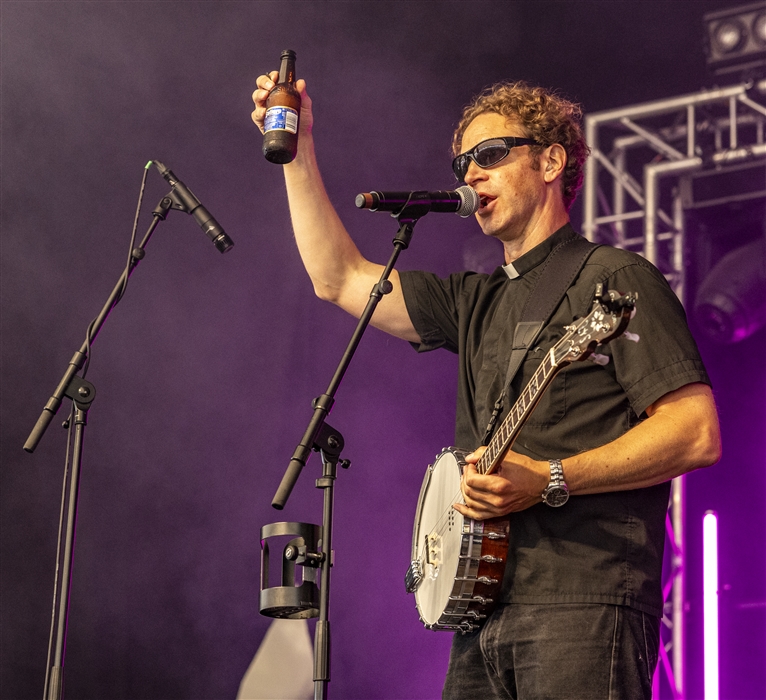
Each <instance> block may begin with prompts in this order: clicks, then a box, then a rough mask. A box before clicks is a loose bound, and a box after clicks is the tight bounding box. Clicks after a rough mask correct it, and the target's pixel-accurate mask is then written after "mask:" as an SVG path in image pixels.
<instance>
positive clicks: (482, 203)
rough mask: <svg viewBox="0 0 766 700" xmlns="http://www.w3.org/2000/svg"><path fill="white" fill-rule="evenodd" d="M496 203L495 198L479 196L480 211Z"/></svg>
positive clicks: (484, 195)
mask: <svg viewBox="0 0 766 700" xmlns="http://www.w3.org/2000/svg"><path fill="white" fill-rule="evenodd" d="M494 201H495V197H490V196H489V195H487V194H480V195H479V209H484V208H485V207H487V206H489V205H490V204H491V203H492V202H494Z"/></svg>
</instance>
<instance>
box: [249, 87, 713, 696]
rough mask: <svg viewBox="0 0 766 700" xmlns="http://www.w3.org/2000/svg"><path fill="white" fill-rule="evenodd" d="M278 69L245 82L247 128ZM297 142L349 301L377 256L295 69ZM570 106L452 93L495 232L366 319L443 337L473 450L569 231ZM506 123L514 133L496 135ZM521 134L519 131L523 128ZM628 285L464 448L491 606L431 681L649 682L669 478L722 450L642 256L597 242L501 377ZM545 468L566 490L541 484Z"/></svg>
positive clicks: (300, 217)
mask: <svg viewBox="0 0 766 700" xmlns="http://www.w3.org/2000/svg"><path fill="white" fill-rule="evenodd" d="M275 80H276V73H271V74H269V75H268V76H267V75H262V76H260V77H259V78H258V80H257V86H258V89H257V90H256V91H255V92H254V94H253V100H254V102H255V110H254V112H253V115H252V116H253V120H254V122H255V123H256V124H257V125H258V126H259V127H260V128H261V129H262V128H263V115H264V111H265V109H264V103H265V99H266V97H267V95H268V91H269V90H270V89H271V88H272V87H273V85H274V82H275ZM297 88H298V90H299V91H300V92H301V96H302V99H303V103H302V108H301V125H300V129H301V133H300V139H299V147H298V154H297V157H296V159H295V161H293V162H292V163H290V164H288V165H285V166H284V174H285V181H286V185H287V194H288V200H289V205H290V213H291V216H292V221H293V228H294V231H295V237H296V241H297V244H298V249H299V251H300V254H301V256H302V259H303V262H304V265H305V267H306V270H307V271H308V273H309V275H310V277H311V280H312V282H313V284H314V289H315V291H316V294H317V295H318V296H319V297H321V298H322V299H326V300H328V301H332V302H333V303H335V304H337V305H339V306H340V307H341V308H343V309H345V310H346V311H348V312H349V313H351V314H354V315H355V316H358V315H359V314H360V313H361V312H362V310H363V308H364V306H365V304H366V302H367V300H368V298H369V293H370V290H371V288H372V286H373V285H374V284H375V283H376V282H377V281H378V279H379V276H380V272H381V270H382V266H380V265H376V264H374V263H372V262H370V261H368V260H366V259H364V258H363V257H362V255H361V254H360V253H359V251H358V249H357V248H356V246H355V245H354V243H353V242H352V240H351V238H350V237H349V235H348V233H347V232H346V230H345V228H344V227H343V224H342V223H341V222H340V220H339V218H338V216H337V214H336V213H335V210H334V209H333V207H332V205H331V203H330V201H329V199H328V197H327V194H326V192H325V190H324V186H323V184H322V180H321V176H320V174H319V169H318V167H317V163H316V159H315V156H314V148H313V140H312V126H313V117H312V110H311V100H310V98H309V97H308V95H307V93H306V86H305V82H304V81H298V83H297ZM579 120H580V110H579V108H578V107H577V106H576V105H574V104H572V103H570V102H568V101H566V100H564V99H561V98H560V97H558V96H556V95H554V94H552V93H550V92H547V91H545V90H543V89H540V88H530V87H529V86H527V85H526V84H524V83H515V84H508V83H504V84H499V85H496V86H494V87H493V88H490V89H489V90H488V91H486V92H485V93H483V94H482V95H480V96H479V97H478V98H476V99H475V100H474V101H473V103H472V104H470V105H469V106H468V107H466V108H465V110H464V112H463V117H462V120H461V122H460V124H459V126H458V129H457V131H456V133H455V137H454V141H453V151H454V154H455V155H456V158H455V161H454V163H453V168H454V170H455V172H456V174H457V175H458V176H459V177H460V178H461V179H463V180H464V181H465V183H466V184H467V185H469V186H470V187H472V188H473V189H474V190H475V191H476V192H477V193H478V195H479V197H480V201H481V206H480V209H479V210H478V212H477V214H476V217H477V220H478V222H479V225H480V226H481V228H482V230H483V232H484V233H485V234H486V235H489V236H493V237H495V238H497V239H498V240H500V241H501V242H502V244H503V248H504V255H505V263H506V265H505V266H504V267H502V268H498V269H497V270H496V271H495V272H494V273H492V274H491V275H479V274H475V273H470V272H469V273H462V274H458V275H451V276H450V277H449V278H448V279H446V280H440V279H438V278H437V277H435V276H434V275H431V274H428V273H421V272H402V273H397V272H394V273H393V274H392V276H391V282H392V283H393V291H392V292H391V293H390V294H388V295H387V296H385V297H384V298H383V300H382V301H381V303H380V304H379V306H378V309H377V310H376V312H375V315H374V317H373V319H372V323H373V325H375V326H377V327H378V328H380V329H382V330H384V331H386V332H388V333H390V334H392V335H395V336H397V337H399V338H402V339H404V340H407V341H409V342H411V343H413V344H415V345H416V346H417V348H418V349H419V350H431V349H435V348H438V347H445V348H447V349H449V350H452V351H453V352H458V353H459V357H460V376H459V390H458V413H457V427H456V444H457V445H461V446H464V447H471V448H477V447H478V446H479V445H480V444H481V442H482V439H483V437H484V433H485V428H486V426H487V423H488V420H489V418H490V415H491V413H492V408H493V405H494V404H495V401H496V399H497V398H498V397H499V396H500V394H501V393H502V391H503V384H504V380H505V373H506V370H507V366H508V358H509V354H510V348H511V342H512V339H513V329H514V328H515V325H516V323H517V322H518V321H519V319H520V317H521V310H522V308H523V306H524V302H525V300H526V299H527V297H528V295H529V292H530V289H531V288H532V286H533V284H534V282H535V281H536V280H537V278H538V277H539V275H540V274H541V270H542V269H543V267H544V265H543V263H544V262H545V261H546V260H547V259H548V257H549V256H550V255H551V252H552V251H553V250H554V248H555V247H556V246H558V245H559V244H561V243H564V242H566V241H567V240H569V239H571V238H572V237H573V236H576V235H577V234H575V233H574V231H573V230H572V229H571V226H570V225H569V216H568V209H569V206H570V205H571V203H572V201H573V200H574V198H575V196H576V194H577V191H578V189H579V187H580V185H581V182H582V167H583V164H584V162H585V159H586V157H587V154H588V148H587V145H586V144H585V142H584V139H583V137H582V131H581V128H580V123H579ZM511 137H515V138H511ZM516 139H519V140H518V141H517V140H516ZM598 282H606V283H607V284H608V286H609V288H610V289H617V290H620V291H622V292H629V291H630V292H637V293H638V295H639V299H638V307H637V313H636V315H635V318H634V319H633V320H632V321H631V325H630V331H631V332H632V333H633V334H636V335H638V336H639V341H638V342H637V343H635V342H630V341H628V340H624V339H620V340H616V341H613V342H612V343H611V344H610V345H608V346H606V347H605V348H604V349H599V353H603V354H604V355H605V356H606V358H607V359H608V363H607V364H606V365H604V364H594V363H586V362H579V363H574V364H573V365H571V366H569V367H568V368H566V369H565V370H564V371H562V372H561V373H560V374H559V375H558V376H557V377H556V379H555V380H554V382H553V384H552V385H551V387H550V388H549V390H548V392H546V394H545V395H544V396H543V398H542V400H541V402H540V404H539V405H538V406H537V408H536V409H535V412H534V413H533V414H532V417H531V418H530V420H529V421H528V422H527V423H526V424H525V427H524V429H523V430H522V431H521V433H520V435H519V437H518V439H517V440H516V442H515V443H514V446H513V450H512V451H509V452H508V453H507V454H506V455H505V456H504V458H503V460H502V463H501V465H500V467H499V469H498V470H497V471H496V472H495V473H493V474H491V475H483V474H479V473H477V471H476V469H475V467H474V466H473V465H474V464H475V463H476V462H477V461H478V459H479V457H480V455H481V453H482V450H483V448H481V447H479V448H478V449H477V451H476V452H475V453H474V454H473V455H471V456H470V457H469V458H468V462H469V465H468V466H467V468H466V471H465V474H464V477H463V481H462V491H463V496H464V504H456V505H455V506H454V507H455V508H456V509H457V510H458V511H459V512H461V513H462V514H463V515H465V516H467V517H469V518H473V519H478V520H481V519H486V518H493V517H498V516H505V515H508V516H509V517H510V521H511V523H510V525H511V528H510V529H511V541H510V548H509V555H508V563H507V566H506V573H505V578H504V581H503V589H502V596H501V599H500V604H499V605H498V606H497V607H496V609H495V611H494V612H493V613H492V614H491V616H490V617H489V619H488V620H487V621H486V622H485V624H484V625H483V626H482V628H481V629H480V630H479V631H476V632H472V633H469V634H465V635H461V634H457V635H455V638H454V641H453V647H452V652H451V656H450V666H449V670H448V673H447V679H446V682H445V687H444V697H445V698H492V697H496V698H522V699H532V698H567V699H568V700H573V699H577V698H587V699H588V700H595V699H596V698H604V699H606V698H609V699H613V698H620V699H621V700H624V699H632V698H650V697H651V679H652V674H653V672H654V667H655V665H656V662H657V651H658V644H659V617H660V616H661V614H662V594H661V590H660V574H661V566H662V548H663V544H664V518H665V510H666V506H667V499H668V493H669V480H670V479H672V478H673V477H676V476H679V475H680V474H684V473H686V472H689V471H691V470H693V469H696V468H698V467H703V466H707V465H710V464H713V463H715V462H716V461H717V460H718V459H719V456H720V438H719V431H718V420H717V415H716V410H715V404H714V401H713V397H712V393H711V391H710V387H709V380H708V377H707V374H706V372H705V369H704V367H703V365H702V362H701V360H700V358H699V355H698V352H697V348H696V345H695V344H694V341H693V340H692V338H691V336H690V334H689V331H688V329H687V327H686V322H685V316H684V313H683V310H682V309H681V306H680V304H679V303H678V300H677V299H676V297H675V295H674V294H673V293H672V291H671V290H670V288H669V287H668V285H667V283H666V282H665V280H664V279H663V278H662V276H661V275H660V273H659V272H658V271H657V270H656V269H655V268H653V267H652V266H651V265H650V264H649V263H648V262H646V261H645V260H643V258H640V257H639V256H637V255H634V254H631V253H628V252H626V251H620V250H617V249H614V248H610V247H608V246H602V247H600V248H597V249H596V250H595V251H594V252H593V253H592V254H591V255H590V257H589V258H588V260H587V262H586V264H585V266H584V267H583V269H582V271H581V272H580V274H579V276H578V277H577V279H576V280H575V282H574V284H573V285H572V286H571V287H570V289H569V290H568V291H567V293H566V295H565V297H564V299H563V301H562V302H561V303H560V305H559V307H558V308H557V310H556V311H555V312H554V314H553V316H552V318H551V320H550V321H549V323H548V324H547V325H546V327H545V328H544V329H543V330H542V332H541V334H540V335H539V337H538V338H537V340H536V342H535V344H534V347H532V348H530V350H529V352H528V354H527V357H526V359H525V361H524V363H523V365H522V367H521V369H520V371H519V372H518V374H517V375H516V378H515V379H514V380H513V382H512V383H511V387H510V389H509V396H508V397H507V398H506V400H505V402H504V404H505V406H504V410H505V411H507V410H508V409H509V407H510V406H511V405H512V403H513V400H514V399H515V397H516V396H518V394H519V392H520V391H521V390H522V389H523V387H524V386H525V384H526V382H527V381H528V380H529V378H530V377H531V376H532V374H533V372H534V370H535V369H536V368H537V366H538V365H539V362H540V360H541V358H542V357H543V356H544V354H545V351H546V350H548V349H549V348H550V347H552V345H553V344H554V343H555V342H556V340H557V339H558V338H560V337H561V335H562V333H563V330H562V328H563V326H564V325H565V324H567V323H571V321H572V319H573V318H574V317H575V316H582V315H584V314H585V313H587V311H588V309H589V307H590V303H591V300H592V297H593V292H594V289H595V285H596V283H598ZM557 468H563V477H564V480H565V482H566V485H567V487H568V491H569V494H571V496H572V498H570V499H569V500H568V502H566V503H565V504H564V505H563V506H562V507H556V508H553V507H551V506H550V505H549V504H548V503H546V502H544V498H543V494H544V492H545V490H546V488H547V487H548V486H549V484H552V483H555V482H556V476H557V474H558V473H557V471H556V470H557Z"/></svg>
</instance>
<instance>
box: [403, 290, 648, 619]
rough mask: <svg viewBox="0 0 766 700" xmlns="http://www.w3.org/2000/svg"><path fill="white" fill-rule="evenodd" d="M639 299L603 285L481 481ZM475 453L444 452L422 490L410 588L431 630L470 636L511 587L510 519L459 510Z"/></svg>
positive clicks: (622, 324)
mask: <svg viewBox="0 0 766 700" xmlns="http://www.w3.org/2000/svg"><path fill="white" fill-rule="evenodd" d="M637 296H638V295H637V294H634V293H628V294H625V295H620V294H619V293H617V292H614V291H606V290H605V285H603V284H598V285H596V293H595V298H594V300H593V306H592V308H591V311H590V313H589V314H588V315H587V316H586V317H584V318H581V319H579V320H576V321H574V322H573V323H572V324H571V325H569V326H565V327H564V330H565V334H564V336H563V337H562V338H561V340H559V341H558V342H557V343H556V344H555V345H554V346H553V347H552V348H551V349H550V350H549V351H548V352H547V354H546V356H545V357H544V358H543V360H542V362H541V363H540V366H539V367H538V369H537V371H536V372H535V373H534V375H533V376H532V378H531V379H530V380H529V383H528V384H527V386H526V387H525V388H524V391H523V392H522V393H521V396H519V399H518V400H517V401H516V403H515V404H514V406H513V408H511V410H510V412H509V413H508V415H507V416H506V418H505V420H504V421H503V422H502V424H501V425H500V427H499V428H498V429H497V431H496V432H495V435H494V436H493V438H492V440H490V442H489V445H487V449H486V451H485V452H484V454H483V455H482V456H481V459H479V461H478V463H477V464H476V470H477V471H478V472H479V473H480V474H491V473H492V472H493V471H494V470H495V469H496V468H497V466H498V465H499V464H500V462H501V460H502V458H503V455H505V453H506V451H507V450H508V449H509V448H510V446H511V445H512V444H513V441H514V440H515V438H516V436H517V435H518V433H519V431H520V430H521V428H522V427H523V425H524V423H525V421H526V420H527V418H528V417H529V415H530V414H531V413H532V410H533V409H534V407H535V406H536V405H537V402H538V401H539V399H540V397H541V396H542V394H543V392H544V391H545V389H546V388H547V387H548V385H549V384H550V383H551V381H552V380H553V378H554V376H555V375H556V374H557V373H558V372H559V370H561V369H563V368H564V367H566V366H567V365H568V364H571V363H572V362H575V361H577V360H584V359H586V358H587V357H588V356H590V355H591V354H592V353H593V350H594V349H595V348H596V346H597V345H602V344H605V343H608V342H609V341H610V340H612V339H613V338H616V337H618V336H620V335H622V333H623V332H624V331H625V328H626V327H627V325H628V321H629V320H630V316H631V313H632V311H633V309H634V307H635V303H636V298H637ZM604 359H605V360H606V361H608V359H606V358H604ZM599 360H600V358H599V359H598V360H597V361H599ZM468 454H470V450H462V449H460V448H456V447H447V448H445V449H444V450H442V452H441V453H440V454H439V455H437V457H436V461H435V462H434V463H433V464H431V465H429V467H428V469H427V470H426V474H425V478H424V479H423V485H422V486H421V488H420V496H419V498H418V505H417V510H416V513H415V524H414V527H413V531H412V557H411V563H410V566H409V568H408V569H407V573H406V575H405V587H406V589H407V592H408V593H414V594H415V606H416V608H417V611H418V614H419V615H420V620H421V622H423V624H424V625H425V626H426V628H427V629H432V630H453V631H460V632H463V633H465V632H471V631H473V630H475V629H477V628H478V627H479V626H480V625H481V624H482V623H481V621H482V620H483V619H484V618H486V617H487V615H488V614H489V613H490V612H491V611H492V609H493V608H494V606H495V602H496V600H497V597H498V595H499V593H500V587H501V585H502V581H503V574H504V572H505V562H506V559H507V557H508V543H509V536H510V532H509V530H510V523H509V518H508V516H501V517H498V518H491V519H488V520H472V519H470V518H466V517H464V516H463V515H461V514H460V513H458V512H457V511H456V510H455V509H454V508H453V507H452V504H453V503H456V502H457V501H458V499H461V500H462V494H461V491H460V477H461V475H462V473H463V468H464V467H465V465H466V461H465V458H466V456H467V455H468Z"/></svg>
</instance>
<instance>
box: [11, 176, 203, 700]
mask: <svg viewBox="0 0 766 700" xmlns="http://www.w3.org/2000/svg"><path fill="white" fill-rule="evenodd" d="M170 209H178V210H180V211H185V212H186V213H189V210H188V208H186V206H185V204H184V202H183V200H182V199H181V198H180V197H179V196H178V195H177V193H176V191H175V189H173V190H171V192H170V193H168V194H167V195H166V196H165V197H163V198H162V199H161V200H160V202H159V204H158V205H157V206H156V207H155V208H154V211H153V212H152V223H151V224H150V225H149V229H148V230H147V232H146V235H145V236H144V238H143V240H142V241H141V243H140V244H139V245H138V246H137V247H135V248H134V249H133V250H132V252H131V255H130V261H129V263H128V266H127V268H126V269H125V270H124V271H123V273H122V274H121V275H120V278H119V280H118V281H117V284H116V285H115V287H114V289H113V290H112V293H111V294H110V295H109V298H108V299H107V301H106V303H105V304H104V306H103V308H102V309H101V312H100V313H99V314H98V316H97V317H96V318H95V320H94V321H93V323H92V324H91V325H90V326H89V327H88V331H87V333H86V338H85V341H84V342H83V344H82V346H81V347H80V349H79V350H77V351H76V352H75V354H74V356H73V357H72V359H71V360H70V361H69V365H68V367H67V369H66V371H65V372H64V376H63V377H62V378H61V381H60V382H59V383H58V386H57V387H56V389H55V391H54V392H53V395H52V396H51V398H50V399H49V400H48V402H47V403H46V404H45V407H44V408H43V411H42V413H41V414H40V417H39V418H38V419H37V423H36V424H35V427H34V428H33V429H32V432H31V433H30V434H29V437H28V438H27V441H26V442H25V443H24V449H25V450H26V451H27V452H30V453H31V452H34V451H35V448H36V447H37V445H38V444H39V442H40V440H41V439H42V437H43V435H44V433H45V431H46V430H47V428H48V426H49V425H50V423H51V421H52V420H53V419H54V417H55V416H56V413H57V412H58V410H59V407H60V406H61V402H62V401H63V399H64V397H66V398H69V399H71V400H72V403H73V414H74V441H73V445H72V469H71V472H70V474H69V489H68V491H69V494H68V498H67V489H66V488H65V489H64V493H63V494H62V501H61V514H62V516H63V513H64V511H65V510H66V512H67V517H66V527H65V531H64V554H63V557H61V554H60V552H61V531H60V530H59V545H58V549H57V556H56V575H55V580H54V590H53V612H52V615H51V617H52V621H51V622H52V627H51V636H50V641H51V643H52V641H53V637H54V634H53V632H54V627H55V631H56V634H55V637H56V645H55V651H54V655H53V665H52V666H50V661H51V658H50V647H49V649H48V664H47V667H46V672H45V691H44V695H43V700H61V698H62V696H63V690H64V656H65V650H66V630H67V621H68V615H69V588H70V585H71V577H72V561H73V558H74V542H75V529H76V519H77V500H78V494H79V486H80V466H81V463H82V445H83V440H84V437H85V426H86V424H87V420H88V409H89V408H90V405H91V403H93V400H94V399H95V397H96V388H95V387H94V386H93V384H91V383H90V382H89V381H86V380H85V379H83V378H82V377H80V376H77V372H79V371H80V370H81V369H82V368H83V366H84V365H85V361H86V359H87V357H88V351H89V349H90V343H91V341H93V340H94V339H95V338H96V336H97V335H98V333H99V331H100V330H101V327H102V326H103V324H104V322H105V321H106V318H107V316H108V315H109V313H110V312H111V310H112V309H113V308H114V307H115V305H116V304H117V303H118V302H119V300H120V299H121V298H122V295H123V293H124V290H125V285H126V284H127V280H128V278H129V277H130V275H131V274H132V273H133V270H135V268H136V267H137V266H138V263H139V262H140V261H141V260H142V259H143V257H144V255H145V254H146V251H145V250H144V249H145V247H146V245H147V243H148V242H149V239H150V238H151V236H152V234H153V233H154V229H155V228H157V226H158V224H159V223H160V221H164V220H165V218H166V217H167V214H168V211H170ZM68 424H69V419H67V421H65V423H64V427H68ZM68 462H69V443H67V454H66V461H65V464H68ZM65 478H66V473H65ZM59 564H60V565H61V582H60V587H59Z"/></svg>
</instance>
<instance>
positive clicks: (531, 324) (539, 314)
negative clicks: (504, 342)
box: [481, 235, 599, 445]
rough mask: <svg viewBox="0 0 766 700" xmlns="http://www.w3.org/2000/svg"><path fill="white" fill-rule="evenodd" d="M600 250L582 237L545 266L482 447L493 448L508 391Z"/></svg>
mask: <svg viewBox="0 0 766 700" xmlns="http://www.w3.org/2000/svg"><path fill="white" fill-rule="evenodd" d="M598 247H599V246H598V245H597V244H595V243H591V242H590V241H588V240H586V239H585V238H583V237H582V236H580V235H578V236H576V237H574V238H569V239H567V240H566V241H563V242H562V243H559V244H558V245H557V246H556V247H555V248H554V249H553V250H552V251H551V254H550V255H549V256H548V259H547V260H546V261H545V263H544V264H543V269H542V271H541V273H540V276H539V277H538V278H537V281H536V282H535V284H534V286H533V287H532V289H531V291H530V292H529V296H528V297H527V300H526V302H525V303H524V308H523V309H522V311H521V319H520V320H519V322H518V323H517V324H516V329H515V330H514V333H513V347H512V348H511V356H510V359H509V362H508V370H507V372H506V373H505V382H504V383H503V390H502V391H501V392H500V396H499V397H498V399H497V401H495V405H494V408H493V409H492V416H491V417H490V419H489V423H488V424H487V429H486V431H485V433H484V439H483V440H482V441H481V444H482V445H488V444H489V440H490V437H491V436H492V432H493V430H494V429H495V424H496V423H497V419H498V417H499V416H500V413H501V412H502V410H503V404H504V403H505V396H506V394H507V392H508V388H509V387H510V384H511V382H512V381H513V378H514V377H515V376H516V373H517V372H518V371H519V367H521V363H522V361H523V360H524V357H525V356H526V354H527V352H528V350H529V348H531V347H532V345H533V344H534V342H535V340H537V337H538V336H539V335H540V331H541V330H542V329H543V328H544V327H545V324H546V323H548V321H549V320H550V318H551V316H552V315H553V312H554V311H555V310H556V308H557V307H558V305H559V304H560V303H561V300H562V299H563V298H564V295H565V294H566V292H567V289H569V287H571V286H572V283H573V282H574V281H575V278H576V277H577V275H578V274H579V273H580V270H581V269H582V268H583V265H585V262H586V260H587V259H588V258H589V257H590V254H591V253H592V252H593V251H594V250H595V249H596V248H598Z"/></svg>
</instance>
